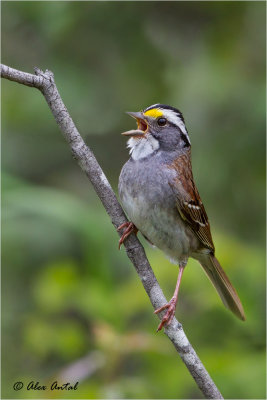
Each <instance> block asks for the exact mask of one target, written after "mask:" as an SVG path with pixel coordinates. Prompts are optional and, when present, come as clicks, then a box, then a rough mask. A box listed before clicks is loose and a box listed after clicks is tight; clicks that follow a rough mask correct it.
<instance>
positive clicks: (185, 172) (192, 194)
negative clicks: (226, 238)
mask: <svg viewBox="0 0 267 400" xmlns="http://www.w3.org/2000/svg"><path fill="white" fill-rule="evenodd" d="M169 168H171V169H172V170H174V171H175V178H174V179H173V180H172V181H171V182H169V183H170V186H171V187H172V189H173V191H174V193H175V196H176V204H177V210H178V212H179V214H180V215H181V217H182V218H183V220H184V221H186V222H187V223H188V225H189V226H190V228H191V229H192V230H193V232H194V233H195V234H196V236H197V237H198V239H199V240H200V242H201V243H202V244H203V246H204V247H206V248H208V249H210V250H211V251H212V253H213V252H214V250H215V248H214V244H213V241H212V236H211V232H210V224H209V220H208V216H207V213H206V210H205V208H204V205H203V203H202V201H201V198H200V195H199V193H198V190H197V187H196V185H195V183H194V179H193V174H192V167H191V155H190V152H189V151H188V152H187V153H184V154H182V155H180V156H179V157H178V158H176V159H175V160H174V162H173V163H172V164H171V165H170V166H169Z"/></svg>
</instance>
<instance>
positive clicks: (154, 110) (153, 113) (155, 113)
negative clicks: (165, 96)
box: [144, 108, 163, 118]
mask: <svg viewBox="0 0 267 400" xmlns="http://www.w3.org/2000/svg"><path fill="white" fill-rule="evenodd" d="M144 115H147V116H148V117H152V118H158V117H162V115H163V112H162V110H160V109H159V108H152V109H151V110H147V111H146V112H145V113H144Z"/></svg>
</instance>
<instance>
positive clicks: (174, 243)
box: [123, 188, 197, 263]
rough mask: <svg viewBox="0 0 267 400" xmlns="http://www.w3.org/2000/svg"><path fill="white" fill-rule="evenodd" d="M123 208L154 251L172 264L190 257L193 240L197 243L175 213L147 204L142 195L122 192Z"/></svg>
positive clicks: (169, 208)
mask: <svg viewBox="0 0 267 400" xmlns="http://www.w3.org/2000/svg"><path fill="white" fill-rule="evenodd" d="M124 189H125V190H124V194H123V206H124V208H125V211H126V213H127V214H128V216H129V218H130V220H131V221H132V222H133V223H134V224H135V226H136V227H137V228H138V229H139V230H140V232H142V234H143V235H144V236H145V237H146V238H147V239H149V241H150V242H151V243H153V244H154V245H155V246H156V247H158V248H159V249H160V250H162V251H163V252H164V253H165V254H166V255H167V256H168V257H169V258H170V260H171V261H172V262H175V263H179V261H182V260H184V259H187V258H188V256H189V254H190V253H191V245H192V240H193V242H195V244H196V246H197V240H196V238H195V237H194V235H192V232H191V230H190V229H189V228H188V227H187V226H186V225H185V223H184V222H183V221H182V219H181V217H180V215H179V213H178V210H177V209H175V208H171V207H168V206H167V207H164V205H163V204H160V203H159V202H155V203H154V204H153V203H152V204H151V203H150V204H148V203H147V198H146V196H145V195H142V193H139V194H138V196H136V197H132V195H131V194H130V193H129V192H128V191H127V190H126V188H124Z"/></svg>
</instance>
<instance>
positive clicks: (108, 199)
mask: <svg viewBox="0 0 267 400" xmlns="http://www.w3.org/2000/svg"><path fill="white" fill-rule="evenodd" d="M1 76H2V77H3V78H6V79H9V80H11V81H14V82H18V83H21V84H23V85H26V86H31V87H35V88H37V89H39V90H40V91H41V92H42V93H43V95H44V97H45V99H46V101H47V104H48V106H49V108H50V109H51V111H52V113H53V115H54V117H55V120H56V122H57V124H58V126H59V127H60V129H61V132H62V134H63V136H64V138H65V139H66V140H67V142H68V143H69V145H70V147H71V150H72V153H73V156H74V158H75V159H76V160H77V162H78V163H79V165H80V167H81V168H82V169H83V171H84V172H85V173H86V175H87V176H88V178H89V179H90V181H91V183H92V185H93V187H94V189H95V191H96V193H97V194H98V196H99V198H100V200H101V202H102V204H103V206H104V207H105V209H106V211H107V213H108V215H109V216H110V218H111V221H112V223H113V225H114V226H115V228H117V227H118V226H119V225H121V224H123V223H124V222H126V221H127V218H126V216H125V214H124V212H123V210H122V208H121V206H120V204H119V202H118V200H117V198H116V196H115V194H114V192H113V190H112V188H111V186H110V184H109V182H108V180H107V178H106V176H105V174H104V172H103V171H102V169H101V167H100V165H99V164H98V162H97V160H96V158H95V156H94V154H93V153H92V151H91V150H90V149H89V147H88V146H86V144H85V143H84V141H83V139H82V137H81V135H80V134H79V132H78V130H77V128H76V126H75V125H74V122H73V120H72V119H71V117H70V115H69V113H68V110H67V108H66V107H65V105H64V103H63V101H62V99H61V97H60V95H59V92H58V90H57V87H56V84H55V81H54V76H53V73H52V72H50V71H48V70H46V71H45V72H43V71H41V70H40V69H38V68H35V75H32V74H29V73H26V72H22V71H18V70H16V69H13V68H10V67H8V66H6V65H3V64H1ZM125 248H126V252H127V255H128V257H129V259H130V260H131V261H132V263H133V265H134V267H135V269H136V271H137V273H138V275H139V278H140V279H141V281H142V284H143V286H144V288H145V290H146V292H147V294H148V296H149V299H150V301H151V303H152V305H153V307H154V309H157V308H159V307H161V306H163V305H164V304H166V302H167V301H166V299H165V297H164V295H163V293H162V290H161V288H160V286H159V284H158V281H157V279H156V277H155V275H154V273H153V271H152V268H151V266H150V264H149V262H148V260H147V258H146V255H145V251H144V248H143V246H142V245H141V243H140V242H139V240H138V239H137V237H136V236H135V235H130V236H129V238H128V239H127V240H126V241H125ZM159 317H160V318H162V313H161V315H159ZM165 334H166V335H167V336H168V338H169V339H170V340H171V341H172V343H173V345H174V347H175V349H176V350H177V352H178V353H179V355H180V357H181V358H182V360H183V362H184V363H185V365H186V367H187V368H188V370H189V372H190V373H191V375H192V377H193V378H194V380H195V381H196V384H197V386H198V387H199V389H200V390H201V391H202V393H203V395H204V396H205V398H207V399H222V398H223V397H222V395H221V393H220V392H219V390H218V388H217V387H216V385H215V384H214V382H213V381H212V379H211V377H210V375H209V374H208V372H207V371H206V369H205V367H204V365H203V364H202V362H201V361H200V359H199V357H198V356H197V354H196V352H195V350H194V349H193V347H192V345H191V344H190V343H189V341H188V339H187V337H186V335H185V333H184V330H183V328H182V325H181V324H180V323H179V322H178V321H177V320H176V319H175V318H174V319H173V321H172V322H171V324H170V325H169V326H168V327H166V328H165Z"/></svg>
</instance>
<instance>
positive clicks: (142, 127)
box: [122, 112, 148, 137]
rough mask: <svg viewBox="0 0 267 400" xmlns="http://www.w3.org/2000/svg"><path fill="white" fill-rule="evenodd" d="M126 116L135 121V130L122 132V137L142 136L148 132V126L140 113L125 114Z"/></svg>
mask: <svg viewBox="0 0 267 400" xmlns="http://www.w3.org/2000/svg"><path fill="white" fill-rule="evenodd" d="M126 114H128V115H130V116H131V117H133V118H135V119H136V121H137V129H131V130H130V131H127V132H123V133H122V135H124V136H139V137H140V136H144V134H145V133H146V132H147V131H148V125H147V123H146V121H145V119H144V115H143V113H142V112H126Z"/></svg>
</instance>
